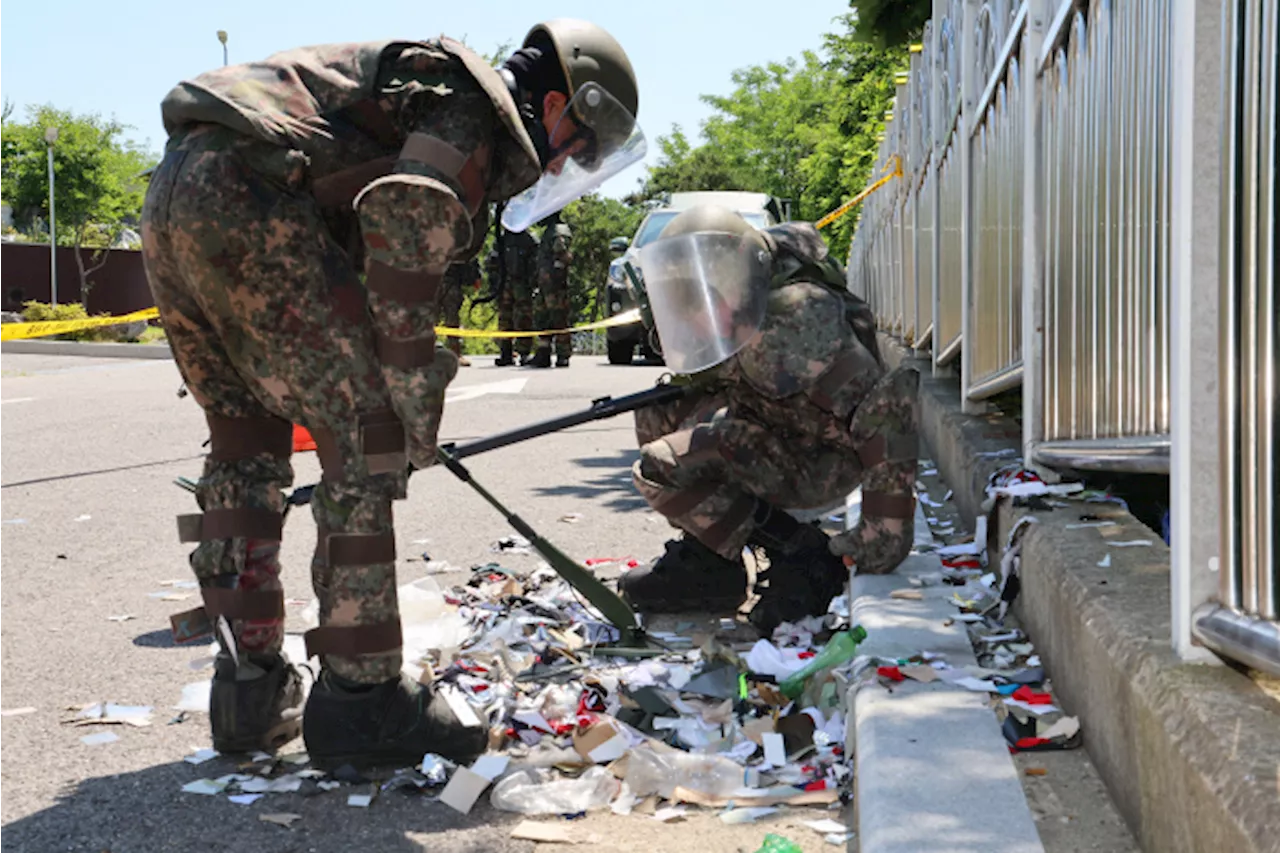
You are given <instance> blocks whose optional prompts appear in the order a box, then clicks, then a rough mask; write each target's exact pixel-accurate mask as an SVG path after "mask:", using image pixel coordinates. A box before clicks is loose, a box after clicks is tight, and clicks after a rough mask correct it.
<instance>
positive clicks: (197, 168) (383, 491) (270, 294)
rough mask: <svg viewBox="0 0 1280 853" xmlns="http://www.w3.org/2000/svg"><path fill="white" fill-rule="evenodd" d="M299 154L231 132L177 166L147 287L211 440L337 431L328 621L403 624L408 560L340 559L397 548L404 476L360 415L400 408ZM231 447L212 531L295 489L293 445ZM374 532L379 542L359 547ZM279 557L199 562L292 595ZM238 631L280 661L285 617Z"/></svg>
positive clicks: (318, 555)
mask: <svg viewBox="0 0 1280 853" xmlns="http://www.w3.org/2000/svg"><path fill="white" fill-rule="evenodd" d="M288 153H289V152H285V151H283V150H282V149H279V148H272V147H270V146H265V145H260V144H258V143H252V142H250V141H248V140H243V139H238V138H236V137H234V136H232V135H230V134H227V133H224V132H213V133H209V134H205V135H203V136H198V137H193V138H188V140H187V141H186V142H185V143H183V144H181V145H180V146H178V150H171V151H170V152H169V153H167V154H166V155H165V157H164V160H163V161H162V162H161V164H160V166H159V168H158V169H157V171H156V172H155V174H154V175H153V177H152V180H151V184H150V188H149V190H148V193H147V198H146V203H145V205H144V209H143V214H142V234H143V247H144V260H145V263H146V269H147V277H148V280H149V282H150V285H151V290H152V293H153V294H154V296H155V300H156V306H157V307H158V308H159V310H160V317H161V320H162V322H163V324H164V327H165V330H166V332H167V333H168V337H169V344H170V346H171V347H172V348H173V353H174V358H175V360H176V361H177V364H178V368H179V370H180V371H181V373H182V376H183V379H184V380H185V381H186V384H187V387H188V388H189V389H190V391H191V394H192V396H193V397H194V398H195V399H196V401H197V402H198V403H199V404H200V405H201V407H203V408H204V410H205V412H206V415H207V416H209V418H210V421H211V427H212V424H213V422H214V419H215V418H222V419H227V420H228V421H230V422H234V423H239V424H248V423H254V421H250V420H248V419H259V421H258V422H261V423H266V424H271V425H272V426H271V429H273V430H274V429H275V428H276V427H279V428H281V429H284V430H288V429H289V428H290V427H289V425H290V423H301V424H303V425H304V426H307V427H309V428H312V429H323V430H327V431H329V432H330V433H332V435H333V437H334V441H335V443H336V445H337V450H338V451H339V452H340V453H341V457H342V459H343V462H344V464H343V465H342V466H341V470H340V471H339V472H337V475H336V476H333V477H330V475H329V473H328V472H326V479H325V481H324V482H322V483H321V485H320V486H319V487H318V488H317V489H316V491H315V495H314V497H313V500H312V503H311V507H312V513H313V515H314V517H315V521H316V526H317V527H318V528H319V531H320V533H319V536H318V542H317V548H316V552H315V557H314V560H313V562H312V583H313V586H314V588H315V592H316V595H317V596H318V598H319V600H320V622H321V624H322V625H326V626H334V627H344V626H357V625H378V624H385V623H388V622H391V621H396V622H398V620H399V613H398V606H397V598H396V573H395V562H394V547H392V548H391V549H390V550H391V553H390V554H386V552H385V550H384V552H383V553H384V555H385V556H384V557H383V558H381V559H377V560H366V561H364V562H360V561H359V560H358V559H355V557H354V555H353V552H354V553H356V554H364V555H366V556H367V553H368V552H363V551H360V550H359V549H351V548H347V547H343V548H341V549H339V548H336V547H331V546H334V545H335V544H336V543H338V541H339V540H338V539H337V538H334V537H341V540H342V542H343V543H346V544H350V543H351V542H353V541H366V542H367V541H368V540H369V539H375V538H377V535H381V536H382V537H383V540H384V541H385V539H386V538H389V537H391V536H392V535H393V528H392V514H391V505H392V501H393V499H397V498H400V497H403V496H404V490H405V475H404V474H398V473H397V474H376V475H375V474H371V473H370V472H369V470H368V466H367V464H366V460H365V457H364V455H363V453H362V452H361V450H362V448H361V444H360V436H361V428H360V423H359V416H360V414H361V413H368V412H371V411H375V410H388V409H389V408H390V406H391V400H390V398H389V395H388V392H387V388H386V385H385V382H384V380H383V375H382V371H381V367H380V365H379V362H378V359H377V357H376V354H375V349H374V334H373V327H372V325H371V323H370V321H369V319H368V313H367V310H366V307H365V306H366V297H365V291H364V287H363V285H362V284H361V282H360V278H359V276H358V274H357V271H356V270H355V269H354V268H353V267H352V265H351V262H350V260H349V258H348V256H347V254H346V252H345V251H344V250H343V249H342V248H341V247H340V246H339V245H338V244H337V243H335V242H334V240H333V239H331V237H330V236H329V232H328V230H327V229H326V226H325V223H324V220H323V219H322V216H321V211H320V209H319V208H318V207H317V206H316V204H315V202H314V200H313V199H312V198H311V197H310V196H309V195H307V194H305V193H304V192H302V191H301V183H302V178H303V175H302V170H301V168H300V167H299V166H300V164H298V163H290V162H289V160H288V157H287V156H286V155H288ZM219 450H220V448H218V447H217V442H216V441H215V446H214V447H213V452H211V454H210V456H209V457H208V459H207V461H206V462H205V466H204V475H203V477H202V478H201V480H200V484H199V488H198V490H197V493H196V498H197V501H198V502H199V505H200V507H201V509H202V510H204V512H205V513H206V515H205V516H204V519H205V520H206V521H207V520H208V519H210V517H211V516H210V515H209V513H211V512H212V511H215V510H237V509H242V508H249V509H263V510H269V511H271V512H274V513H278V512H280V511H281V510H282V509H283V497H282V489H284V488H286V487H288V486H289V485H290V484H291V483H292V480H293V471H292V469H291V466H290V463H289V458H288V446H287V444H286V446H285V450H284V452H283V453H279V452H277V453H270V452H260V453H256V454H253V455H248V456H246V455H245V454H243V453H240V454H237V453H236V452H234V448H232V449H230V450H228V449H227V448H225V447H224V448H221V450H222V452H218V451H219ZM237 457H239V458H237ZM345 534H354V536H352V535H345ZM368 534H374V535H375V536H366V538H365V539H364V540H360V536H361V535H368ZM391 541H392V544H393V542H394V540H391ZM279 547H280V543H279V539H278V535H277V536H276V537H275V538H274V539H270V538H265V537H264V538H262V539H253V538H245V537H241V536H231V537H230V538H213V536H212V534H210V535H209V536H208V537H207V538H206V539H205V541H201V542H200V544H199V545H198V546H197V547H196V549H195V551H194V552H193V553H192V555H191V565H192V568H193V569H194V570H195V574H196V576H197V577H198V578H199V579H200V581H201V585H202V586H203V587H207V588H208V587H222V588H230V589H238V590H279V589H280V588H281V587H280V580H279V572H280V565H279V560H278V553H279ZM331 551H333V558H332V559H331V558H330V557H331V555H330V552H331ZM206 596H207V593H206ZM206 602H208V598H207V597H206ZM282 610H283V608H282V607H281V611H282ZM233 628H234V631H235V634H236V640H237V643H238V644H240V645H241V646H242V648H243V649H244V650H247V651H248V652H250V653H251V654H252V653H255V652H256V653H273V652H275V651H277V650H278V649H279V648H280V644H281V640H282V633H283V617H276V618H264V619H236V620H234V623H233ZM324 664H325V665H326V666H328V667H330V668H332V669H333V670H334V671H335V672H337V673H338V674H340V675H343V676H345V677H348V678H352V679H356V680H359V681H364V682H376V681H381V680H385V679H388V678H392V677H394V676H396V675H397V674H398V672H399V670H400V666H401V654H400V651H399V649H396V650H394V651H389V652H380V653H376V654H364V655H353V656H350V657H339V656H336V655H332V654H330V655H328V656H326V657H325V659H324Z"/></svg>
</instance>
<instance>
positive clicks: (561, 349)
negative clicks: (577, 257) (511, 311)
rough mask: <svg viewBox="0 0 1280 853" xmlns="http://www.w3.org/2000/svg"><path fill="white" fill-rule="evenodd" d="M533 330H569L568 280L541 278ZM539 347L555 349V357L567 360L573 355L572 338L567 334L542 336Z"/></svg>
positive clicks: (552, 277)
mask: <svg viewBox="0 0 1280 853" xmlns="http://www.w3.org/2000/svg"><path fill="white" fill-rule="evenodd" d="M533 322H534V328H535V329H567V328H569V280H568V279H567V278H560V279H558V280H557V277H556V276H543V278H542V282H541V286H540V287H539V289H538V304H537V311H536V312H535V316H534V318H533ZM538 345H539V346H552V345H554V346H555V348H556V355H557V356H561V357H563V358H568V357H569V356H570V355H572V353H573V336H572V334H570V333H569V332H564V333H562V334H559V335H543V336H542V337H540V338H538Z"/></svg>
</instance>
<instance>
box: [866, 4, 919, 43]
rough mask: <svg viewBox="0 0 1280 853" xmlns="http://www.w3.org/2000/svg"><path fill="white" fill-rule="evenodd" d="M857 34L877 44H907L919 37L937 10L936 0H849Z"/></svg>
mask: <svg viewBox="0 0 1280 853" xmlns="http://www.w3.org/2000/svg"><path fill="white" fill-rule="evenodd" d="M849 7H850V8H851V9H853V10H854V13H855V14H853V15H850V16H849V17H850V18H851V19H852V20H853V36H854V37H855V38H856V39H858V41H862V42H866V43H867V44H870V45H872V46H874V47H879V48H890V47H906V46H907V45H908V44H910V43H911V42H913V41H919V39H920V35H921V33H923V32H924V25H925V23H926V22H927V21H928V20H929V16H930V15H931V14H933V2H932V0H849Z"/></svg>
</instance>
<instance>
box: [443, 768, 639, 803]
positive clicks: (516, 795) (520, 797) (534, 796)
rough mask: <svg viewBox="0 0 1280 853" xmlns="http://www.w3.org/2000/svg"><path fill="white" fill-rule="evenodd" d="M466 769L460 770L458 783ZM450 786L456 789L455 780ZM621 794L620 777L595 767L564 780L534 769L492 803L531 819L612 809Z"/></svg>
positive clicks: (501, 789) (501, 786) (510, 780)
mask: <svg viewBox="0 0 1280 853" xmlns="http://www.w3.org/2000/svg"><path fill="white" fill-rule="evenodd" d="M465 769H466V768H459V769H458V773H455V774H454V779H456V778H458V774H459V773H462V772H463V771H464V770H465ZM628 775H630V764H628ZM478 778H481V779H483V777H478ZM449 784H450V785H453V779H450V780H449ZM484 784H485V786H486V787H487V786H488V784H489V780H487V779H484ZM633 789H634V786H633ZM448 790H449V789H448V788H445V791H446V792H448ZM480 790H481V791H483V790H484V789H483V788H481V789H480ZM619 790H620V783H619V782H618V779H617V777H615V776H614V775H613V774H612V773H610V772H609V771H608V770H607V769H605V768H603V767H591V768H589V769H588V770H587V771H586V772H585V773H583V774H582V775H581V776H579V777H577V778H576V779H562V778H560V777H559V776H558V775H556V774H554V773H552V772H551V771H550V770H547V769H545V768H532V769H529V770H521V771H519V772H517V773H512V774H511V775H510V776H508V777H506V778H505V779H503V780H502V781H501V782H499V783H498V784H497V785H495V786H494V788H493V793H492V794H491V795H490V797H489V802H490V803H492V804H493V807H494V808H496V809H500V810H502V811H507V812H518V813H520V814H527V815H539V814H577V813H578V812H586V811H590V810H592V809H596V808H603V807H604V806H607V805H609V804H610V803H611V802H612V801H613V799H614V798H615V797H616V796H617V795H618V792H619ZM476 796H479V792H477V794H476ZM441 800H442V801H443V800H444V795H441ZM473 802H474V800H473ZM468 808H470V807H469V806H468Z"/></svg>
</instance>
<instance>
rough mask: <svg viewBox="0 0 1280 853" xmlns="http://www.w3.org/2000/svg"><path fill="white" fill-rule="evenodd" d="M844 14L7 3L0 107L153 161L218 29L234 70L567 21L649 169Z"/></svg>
mask: <svg viewBox="0 0 1280 853" xmlns="http://www.w3.org/2000/svg"><path fill="white" fill-rule="evenodd" d="M847 11H848V4H847V0H801V2H794V3H778V2H768V3H765V2H760V0H739V2H734V3H724V2H707V0H685V2H678V0H644V2H618V0H612V2H608V3H604V2H596V3H587V2H559V3H546V2H537V0H533V1H532V2H530V0H526V2H514V0H510V1H509V0H489V2H474V3H470V4H467V3H430V2H423V0H382V2H377V3H349V2H348V3H339V2H335V0H317V2H314V3H309V4H302V3H280V2H247V0H231V2H220V3H203V4H202V3H184V2H174V0H163V2H162V1H161V0H133V2H130V3H126V4H111V3H101V2H86V0H60V2H58V3H56V4H55V3H52V2H50V3H49V5H47V6H45V5H42V4H40V3H22V4H19V5H17V6H15V5H13V4H12V3H10V4H9V8H8V11H6V12H4V15H3V26H2V27H0V95H3V97H4V98H6V99H8V100H9V101H11V102H13V103H14V104H15V105H16V106H17V107H18V112H17V115H19V116H20V115H21V110H22V108H23V106H24V105H26V104H33V103H34V104H40V103H51V104H53V105H55V106H57V107H59V108H62V109H70V110H73V111H75V112H78V113H83V112H98V113H102V114H104V115H114V116H115V117H116V118H117V119H119V120H120V121H122V122H124V123H126V124H129V125H133V127H134V128H135V129H134V130H133V131H131V132H130V133H131V135H132V136H133V138H135V139H136V140H138V141H140V142H141V141H149V143H150V146H151V147H152V148H153V149H155V150H157V151H158V150H160V148H161V147H162V146H163V144H164V130H163V128H162V126H161V124H160V108H159V105H160V100H161V99H162V98H163V97H164V95H165V93H166V92H167V91H168V90H169V89H170V88H171V87H172V86H173V85H174V84H175V83H177V82H178V81H180V80H182V79H185V78H188V77H192V76H195V75H196V74H199V73H200V72H202V71H205V70H207V69H209V68H211V67H214V66H217V65H220V64H221V63H222V47H221V45H219V44H218V40H217V36H216V32H217V31H218V30H220V29H222V30H226V31H227V32H228V34H229V40H228V45H229V52H230V59H231V62H232V63H235V62H237V61H247V60H251V59H259V58H262V57H264V56H267V55H268V54H271V53H273V52H275V51H278V50H284V49H287V48H293V47H298V46H300V45H306V44H324V43H328V42H341V41H366V40H373V39H382V38H415V37H430V36H433V35H438V34H440V33H444V34H446V35H450V36H453V37H455V38H464V39H465V40H466V41H467V43H468V44H471V45H472V46H473V47H475V48H477V49H478V50H481V51H483V52H486V53H488V52H491V51H492V50H494V49H495V48H496V47H497V46H498V45H499V44H502V43H504V42H514V43H516V46H518V44H519V41H520V40H521V39H522V38H523V36H524V34H525V32H527V31H528V29H529V27H530V25H532V24H533V23H536V22H537V21H539V20H544V19H547V18H554V17H577V18H586V19H588V20H593V21H595V22H596V23H598V24H600V25H601V26H603V27H605V28H606V29H608V30H609V31H610V32H612V33H613V34H614V36H615V37H617V38H618V40H619V41H620V42H621V43H622V45H623V47H624V48H625V49H626V50H627V53H628V54H629V55H630V57H631V61H632V64H633V65H634V66H635V69H636V74H637V76H638V77H639V80H640V123H641V126H642V127H643V128H644V129H645V132H646V135H647V136H648V138H649V140H650V146H649V150H650V156H649V158H648V161H650V162H651V161H652V160H653V158H654V153H655V151H656V145H655V144H654V140H655V139H656V138H657V136H659V135H661V134H665V133H667V132H668V131H669V130H670V128H671V125H672V123H673V122H677V123H679V124H681V125H682V126H683V127H684V129H685V131H686V132H687V133H690V134H691V135H692V134H693V133H695V132H696V130H697V128H698V126H699V124H700V122H701V121H702V120H703V119H705V118H706V117H707V115H708V114H709V110H708V108H707V107H706V106H705V105H703V104H702V103H701V102H700V101H699V100H698V96H699V95H700V94H704V93H705V94H725V93H727V92H728V91H729V90H730V88H731V86H730V81H729V74H730V72H731V71H733V70H734V69H735V68H741V67H743V66H745V65H752V64H760V63H764V62H768V61H772V60H782V59H785V58H786V57H788V56H798V55H799V54H800V52H801V51H803V50H806V49H808V50H816V49H818V47H819V46H820V42H821V34H822V33H823V32H826V31H828V30H829V29H830V28H831V26H830V23H831V20H832V19H833V18H834V17H836V16H837V15H840V14H843V13H845V12H847ZM642 174H643V170H642V169H641V167H640V166H633V167H631V168H630V169H629V170H627V171H626V172H623V173H621V174H619V175H618V176H617V177H615V178H614V179H612V180H611V181H610V182H609V183H608V184H606V185H605V188H604V190H605V192H607V193H608V194H609V195H615V196H617V195H622V194H624V193H626V192H629V191H630V190H632V189H634V187H635V185H636V182H637V181H638V180H639V179H640V178H641V177H642Z"/></svg>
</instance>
